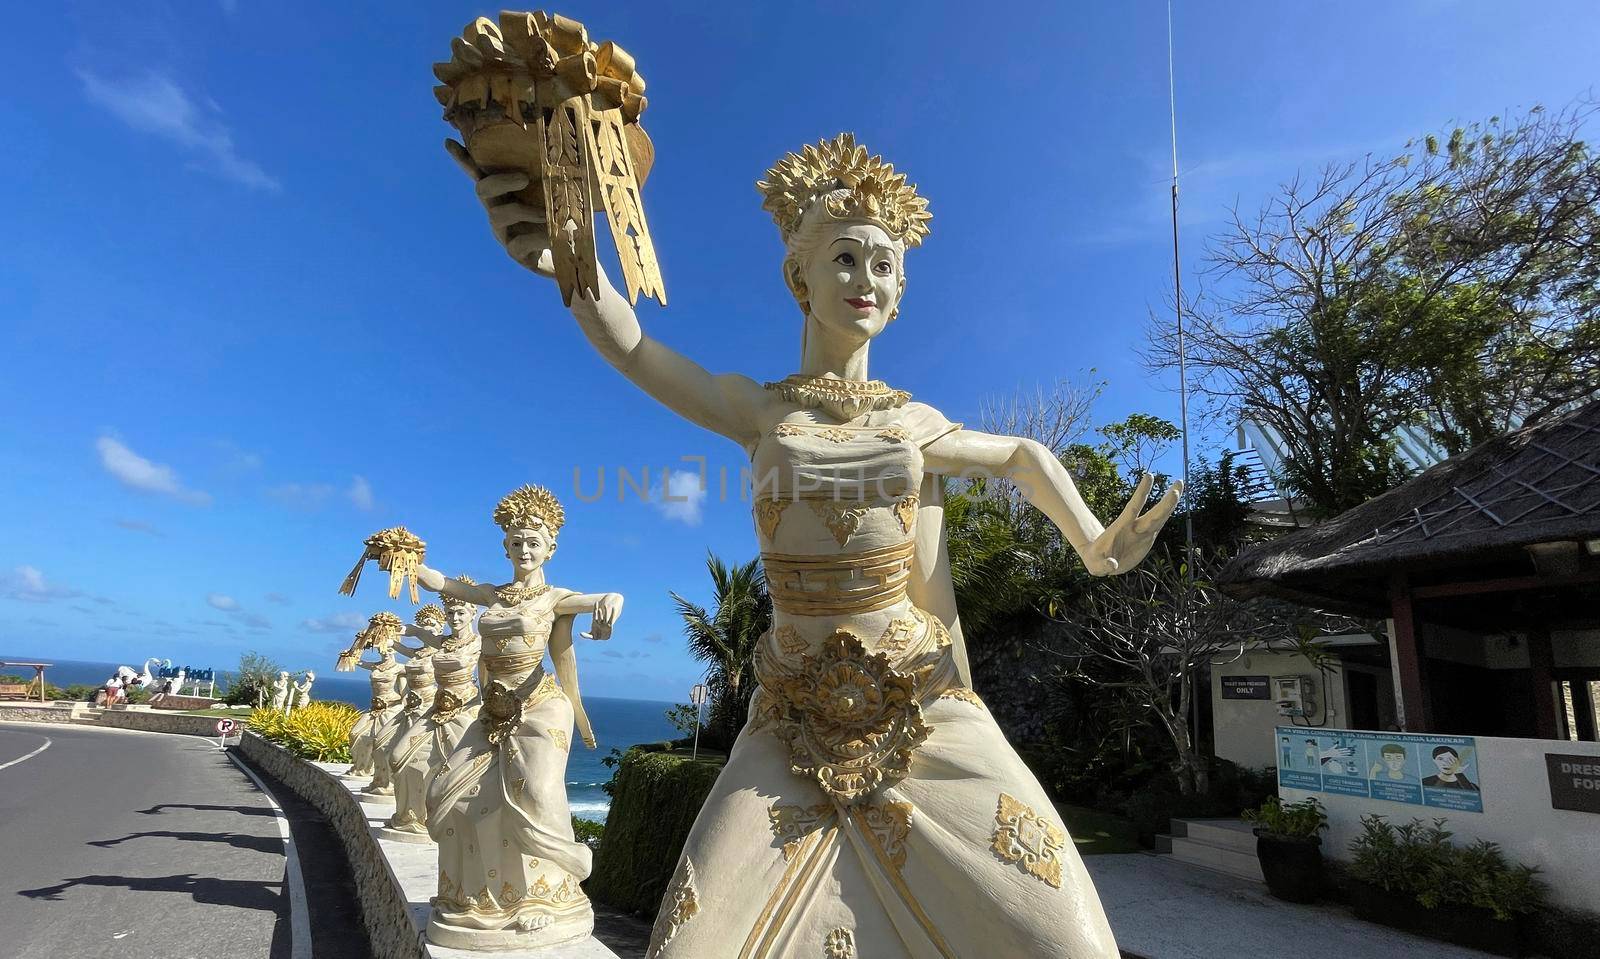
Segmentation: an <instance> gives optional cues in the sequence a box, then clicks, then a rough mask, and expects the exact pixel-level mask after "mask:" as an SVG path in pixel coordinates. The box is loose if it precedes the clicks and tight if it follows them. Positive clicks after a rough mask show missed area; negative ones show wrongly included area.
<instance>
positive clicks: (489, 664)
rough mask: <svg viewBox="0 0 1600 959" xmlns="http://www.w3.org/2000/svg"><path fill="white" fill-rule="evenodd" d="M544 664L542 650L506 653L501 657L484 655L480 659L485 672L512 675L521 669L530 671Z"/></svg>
mask: <svg viewBox="0 0 1600 959" xmlns="http://www.w3.org/2000/svg"><path fill="white" fill-rule="evenodd" d="M542 662H544V650H542V649H541V650H539V651H538V652H537V653H531V652H524V653H506V654H505V655H503V656H491V655H489V654H487V653H485V654H484V655H483V657H482V663H483V668H484V671H485V672H490V673H499V674H502V675H503V674H505V673H514V672H517V671H519V670H523V669H530V668H532V667H534V666H537V665H539V664H540V663H542Z"/></svg>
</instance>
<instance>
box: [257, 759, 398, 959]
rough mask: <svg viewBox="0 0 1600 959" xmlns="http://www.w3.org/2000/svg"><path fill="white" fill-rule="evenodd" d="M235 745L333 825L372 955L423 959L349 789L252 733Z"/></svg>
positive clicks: (386, 958)
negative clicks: (353, 882) (348, 869)
mask: <svg viewBox="0 0 1600 959" xmlns="http://www.w3.org/2000/svg"><path fill="white" fill-rule="evenodd" d="M239 751H240V752H241V753H242V754H243V755H244V758H245V760H246V761H248V762H249V763H250V765H252V766H254V767H256V768H257V769H259V770H261V771H263V772H266V773H268V774H270V775H271V776H272V777H273V778H274V779H276V780H278V781H279V782H281V783H283V784H284V785H285V786H287V787H289V788H290V789H292V790H294V791H295V793H296V794H298V795H299V796H300V797H301V798H302V799H304V800H305V801H307V802H309V803H311V805H313V806H315V807H317V811H319V812H321V813H322V815H323V816H324V817H326V818H327V820H328V824H329V825H331V826H332V827H333V831H334V833H335V834H336V835H337V836H338V837H339V842H340V843H341V844H342V845H343V846H344V851H345V856H346V857H347V858H348V859H349V860H350V872H351V874H352V875H353V876H354V877H355V883H356V899H357V901H358V902H360V904H361V921H362V923H363V924H364V925H365V926H366V929H367V936H368V938H369V939H370V940H371V942H372V955H373V956H374V957H376V959H424V956H425V953H424V952H423V949H422V945H421V943H420V941H419V938H418V935H417V927H416V926H415V925H413V923H412V921H411V914H410V905H409V903H407V902H406V898H405V896H404V894H403V893H402V892H401V890H400V886H399V884H398V883H396V882H395V880H394V877H393V876H392V875H391V873H390V871H389V866H388V863H387V862H386V861H385V859H384V855H383V850H382V849H381V848H380V847H379V846H378V841H377V840H376V839H375V838H373V836H372V831H371V830H370V829H369V828H368V825H367V816H366V813H364V812H363V811H362V809H361V804H360V803H359V802H357V801H356V799H355V797H354V796H352V795H351V794H350V790H349V789H348V788H346V786H345V785H344V784H343V783H341V782H340V781H339V780H338V779H336V778H334V777H333V776H332V775H331V774H330V773H328V772H326V771H324V770H322V769H321V768H319V767H317V766H315V765H313V764H311V763H309V762H306V761H305V760H303V759H300V758H299V757H297V756H295V755H294V754H293V753H291V752H289V751H288V750H287V749H284V748H283V747H282V746H279V745H277V744H276V743H271V742H268V741H267V740H265V739H262V738H261V737H260V736H258V735H256V734H255V733H252V732H248V731H247V732H246V733H245V734H244V738H243V739H241V740H240V743H239Z"/></svg>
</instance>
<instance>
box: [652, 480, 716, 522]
mask: <svg viewBox="0 0 1600 959" xmlns="http://www.w3.org/2000/svg"><path fill="white" fill-rule="evenodd" d="M661 485H662V492H663V495H662V497H661V498H660V499H657V500H654V503H655V505H656V508H657V509H659V510H660V511H661V515H662V516H665V517H666V518H667V519H674V520H677V521H678V522H680V523H684V524H685V525H688V526H699V525H700V514H701V508H702V507H703V506H704V505H705V501H706V488H705V485H704V484H703V483H701V482H700V474H699V472H696V471H690V472H676V471H668V472H667V473H666V475H665V477H664V478H663V480H662V483H661Z"/></svg>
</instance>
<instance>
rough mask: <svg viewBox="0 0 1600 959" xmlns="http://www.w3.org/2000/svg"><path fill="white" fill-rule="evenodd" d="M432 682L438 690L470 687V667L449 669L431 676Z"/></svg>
mask: <svg viewBox="0 0 1600 959" xmlns="http://www.w3.org/2000/svg"><path fill="white" fill-rule="evenodd" d="M433 681H434V682H436V683H438V684H439V688H440V689H454V690H457V691H459V690H461V689H462V688H464V687H468V686H471V685H472V667H470V666H469V667H467V668H466V669H451V670H446V671H441V672H437V673H434V674H433Z"/></svg>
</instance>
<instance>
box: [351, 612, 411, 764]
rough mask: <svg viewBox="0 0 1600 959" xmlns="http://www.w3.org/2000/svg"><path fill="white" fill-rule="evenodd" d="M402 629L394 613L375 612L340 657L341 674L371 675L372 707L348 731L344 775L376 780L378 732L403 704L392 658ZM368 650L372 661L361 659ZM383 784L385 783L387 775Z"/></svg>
mask: <svg viewBox="0 0 1600 959" xmlns="http://www.w3.org/2000/svg"><path fill="white" fill-rule="evenodd" d="M404 628H405V624H404V623H402V622H401V621H400V617H398V616H396V615H395V614H393V613H389V612H383V613H375V614H373V616H372V617H371V618H370V619H369V620H368V621H367V626H366V628H365V629H363V630H362V631H361V632H359V633H357V634H356V638H355V641H354V642H353V643H351V644H350V648H349V649H346V650H345V651H344V652H342V653H340V654H339V660H338V663H337V665H336V667H335V668H337V669H338V670H339V671H340V672H349V671H350V670H352V669H356V668H360V669H365V670H367V671H368V672H370V673H372V708H371V709H369V710H367V711H366V712H365V713H363V714H362V715H361V718H360V719H358V720H356V724H355V727H354V728H353V729H351V730H350V770H349V771H348V772H347V773H345V775H347V776H352V777H358V778H365V777H368V776H372V777H374V779H375V780H376V777H377V775H378V767H377V763H376V758H377V754H376V741H377V734H378V731H379V730H380V729H381V728H382V727H384V726H385V725H387V724H388V722H389V720H390V719H393V718H394V716H395V715H396V714H397V713H399V711H400V707H401V705H402V704H403V703H404V699H403V697H402V695H401V674H400V664H399V662H397V661H396V660H395V658H394V643H395V640H397V639H399V637H400V633H401V630H403V629H404ZM369 649H370V650H373V651H374V652H376V653H377V654H378V659H377V660H376V661H375V662H374V661H368V660H365V659H362V658H361V657H362V654H363V653H365V652H366V651H367V650H369ZM383 781H384V782H385V783H386V782H387V781H388V775H387V772H385V774H384V780H383Z"/></svg>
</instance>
